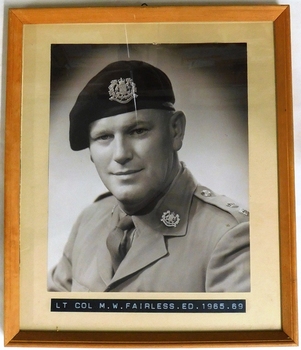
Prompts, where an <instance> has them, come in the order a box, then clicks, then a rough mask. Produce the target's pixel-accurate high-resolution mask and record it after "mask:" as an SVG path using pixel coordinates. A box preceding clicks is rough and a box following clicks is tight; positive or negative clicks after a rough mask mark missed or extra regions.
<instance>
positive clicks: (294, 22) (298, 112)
mask: <svg viewBox="0 0 301 350" xmlns="http://www.w3.org/2000/svg"><path fill="white" fill-rule="evenodd" d="M145 2H146V1H135V0H133V1H114V0H112V1H101V0H99V1H83V0H82V1H80V0H69V1H68V0H0V30H1V35H0V74H1V80H0V94H1V100H0V102H1V107H0V108H1V109H0V110H1V114H0V194H1V196H0V212H1V214H0V256H1V257H2V256H3V214H2V213H3V196H2V193H3V153H4V127H5V120H4V111H5V79H6V36H7V10H8V8H10V7H57V6H59V7H62V6H76V5H78V6H80V5H83V4H84V5H85V6H89V5H91V6H93V5H94V6H95V5H102V6H109V5H111V6H118V5H133V6H140V5H141V4H142V3H145ZM146 3H147V4H148V5H149V6H151V5H171V4H173V5H176V4H178V5H184V4H195V5H202V4H212V5H214V4H267V3H268V4H288V5H290V7H291V31H292V35H291V39H292V68H293V103H294V105H293V107H294V125H295V178H296V211H297V249H298V253H299V252H301V84H300V81H301V40H300V37H301V1H300V0H287V1H260V0H259V1H252V0H249V1H243V0H241V1H231V2H229V1H225V0H219V1H215V0H211V1H201V0H198V1H189V2H185V1H178V0H173V1H168V0H165V1H156V0H150V1H148V2H146ZM2 260H3V259H2V258H1V259H0V275H1V279H0V348H1V347H2V346H3V345H2V344H3V317H2V310H3V278H2V276H3V261H2ZM298 265H299V268H298V280H300V277H301V263H300V261H299V264H298ZM300 297H301V292H299V298H300ZM300 304H301V302H300ZM299 314H301V313H300V312H299ZM300 347H301V346H300Z"/></svg>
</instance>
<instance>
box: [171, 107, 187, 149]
mask: <svg viewBox="0 0 301 350" xmlns="http://www.w3.org/2000/svg"><path fill="white" fill-rule="evenodd" d="M170 126H171V128H172V135H173V148H174V151H179V150H180V149H181V148H182V144H183V139H184V134H185V127H186V117H185V114H184V113H183V112H182V111H176V112H175V113H174V114H173V115H172V117H171V119H170Z"/></svg>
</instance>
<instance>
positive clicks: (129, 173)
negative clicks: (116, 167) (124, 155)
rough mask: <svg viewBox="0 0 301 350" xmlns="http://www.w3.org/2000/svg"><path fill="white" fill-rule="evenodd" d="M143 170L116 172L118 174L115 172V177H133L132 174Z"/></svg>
mask: <svg viewBox="0 0 301 350" xmlns="http://www.w3.org/2000/svg"><path fill="white" fill-rule="evenodd" d="M141 170H142V169H133V170H122V171H116V172H113V175H115V176H125V175H131V174H136V173H139V172H140V171H141Z"/></svg>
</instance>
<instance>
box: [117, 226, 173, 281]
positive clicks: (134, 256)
mask: <svg viewBox="0 0 301 350" xmlns="http://www.w3.org/2000/svg"><path fill="white" fill-rule="evenodd" d="M167 253H168V252H167V249H166V244H165V239H164V236H163V235H162V234H161V233H158V232H154V231H153V230H152V229H151V228H149V227H145V229H144V232H142V233H140V234H139V235H138V237H136V239H135V240H134V242H133V245H132V247H131V249H130V250H129V251H128V253H127V255H126V257H125V258H124V260H123V261H122V262H121V264H120V265H119V268H118V269H117V271H116V273H115V275H114V276H113V278H112V280H111V282H110V283H111V284H112V283H114V282H116V281H118V280H121V279H123V278H125V277H126V276H129V275H132V274H133V273H135V272H137V271H139V270H141V269H143V268H144V267H146V266H148V265H149V264H151V263H153V262H154V261H157V260H159V259H161V258H162V257H164V256H165V255H166V254H167Z"/></svg>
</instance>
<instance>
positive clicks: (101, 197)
mask: <svg viewBox="0 0 301 350" xmlns="http://www.w3.org/2000/svg"><path fill="white" fill-rule="evenodd" d="M110 196H112V193H111V192H105V193H102V194H101V195H99V196H98V197H97V198H96V199H95V201H94V203H95V202H98V201H101V200H102V199H104V198H107V197H110Z"/></svg>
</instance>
